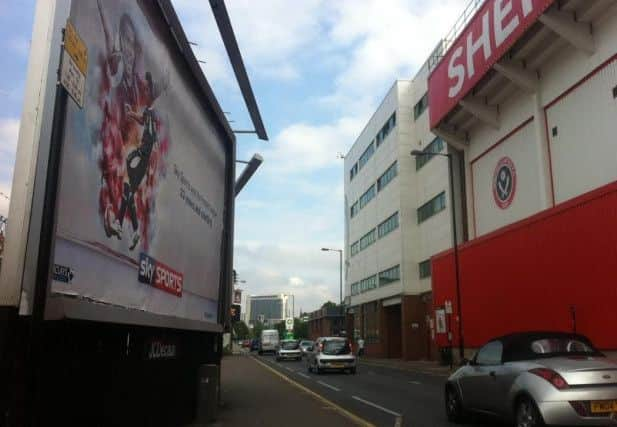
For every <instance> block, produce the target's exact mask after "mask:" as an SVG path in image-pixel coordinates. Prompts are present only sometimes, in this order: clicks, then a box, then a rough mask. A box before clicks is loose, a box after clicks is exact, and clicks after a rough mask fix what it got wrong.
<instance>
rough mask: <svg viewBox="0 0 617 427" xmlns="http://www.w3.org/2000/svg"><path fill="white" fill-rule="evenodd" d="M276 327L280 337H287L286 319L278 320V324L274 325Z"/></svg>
mask: <svg viewBox="0 0 617 427" xmlns="http://www.w3.org/2000/svg"><path fill="white" fill-rule="evenodd" d="M274 329H276V330H277V331H279V338H280V339H285V321H284V320H282V321H280V322H278V323H277V324H276V325H274Z"/></svg>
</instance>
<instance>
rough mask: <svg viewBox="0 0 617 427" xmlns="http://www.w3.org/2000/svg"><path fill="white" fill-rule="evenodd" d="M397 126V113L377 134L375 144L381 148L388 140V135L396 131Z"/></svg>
mask: <svg viewBox="0 0 617 427" xmlns="http://www.w3.org/2000/svg"><path fill="white" fill-rule="evenodd" d="M395 126H396V112H394V113H392V115H391V116H390V118H389V119H388V121H387V122H386V123H385V124H384V125H383V126H382V127H381V129H380V130H379V132H377V136H375V142H376V143H377V146H378V147H379V146H380V145H381V143H382V142H384V140H385V139H386V137H387V136H388V134H389V133H390V132H391V131H392V129H394V127H395Z"/></svg>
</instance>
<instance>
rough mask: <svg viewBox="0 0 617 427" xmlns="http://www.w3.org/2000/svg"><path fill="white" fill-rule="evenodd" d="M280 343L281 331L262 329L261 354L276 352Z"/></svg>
mask: <svg viewBox="0 0 617 427" xmlns="http://www.w3.org/2000/svg"><path fill="white" fill-rule="evenodd" d="M278 345H279V331H278V330H276V329H264V330H263V331H261V339H260V340H259V354H264V353H268V352H270V353H276V349H277V347H278Z"/></svg>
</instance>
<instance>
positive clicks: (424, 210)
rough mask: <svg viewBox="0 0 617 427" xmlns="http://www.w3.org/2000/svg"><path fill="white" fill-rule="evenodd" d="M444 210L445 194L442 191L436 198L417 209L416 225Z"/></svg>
mask: <svg viewBox="0 0 617 427" xmlns="http://www.w3.org/2000/svg"><path fill="white" fill-rule="evenodd" d="M445 208H446V193H445V191H442V192H441V193H439V194H438V195H437V196H435V197H433V198H432V199H431V200H429V201H428V202H426V203H425V204H423V205H422V206H420V207H419V208H418V224H420V223H422V222H424V221H426V220H427V219H429V218H430V217H432V216H433V215H435V214H437V213H439V212H441V211H442V210H444V209H445Z"/></svg>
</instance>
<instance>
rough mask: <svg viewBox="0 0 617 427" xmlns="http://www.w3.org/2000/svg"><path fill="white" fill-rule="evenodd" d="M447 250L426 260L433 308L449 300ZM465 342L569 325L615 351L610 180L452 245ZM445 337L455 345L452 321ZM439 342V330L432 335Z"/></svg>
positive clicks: (616, 261)
mask: <svg viewBox="0 0 617 427" xmlns="http://www.w3.org/2000/svg"><path fill="white" fill-rule="evenodd" d="M453 258H454V257H453V253H452V250H450V251H447V252H443V253H440V254H437V255H435V256H434V257H433V258H432V285H433V302H434V307H442V306H443V305H444V302H445V301H446V300H448V299H449V300H451V301H452V306H453V310H454V314H453V319H456V316H457V311H456V308H457V305H456V291H455V281H454V262H453ZM459 259H460V288H461V305H462V313H463V316H462V319H463V337H464V344H465V347H467V348H470V347H479V346H481V345H482V344H483V343H485V342H486V341H487V340H488V339H490V338H491V337H495V336H499V335H503V334H507V333H510V332H516V331H523V330H547V329H548V330H561V331H571V330H572V329H573V322H572V314H571V313H572V310H571V307H574V312H575V316H576V330H577V332H581V333H583V334H585V335H587V336H588V337H589V338H591V340H592V341H593V342H594V343H595V344H596V346H598V347H599V348H602V349H617V182H615V183H612V184H609V185H607V186H604V187H601V188H598V189H596V190H594V191H592V192H590V193H587V194H584V195H582V196H579V197H577V198H575V199H572V200H569V201H567V202H565V203H562V204H560V205H557V206H556V207H554V208H551V209H548V210H546V211H543V212H540V213H538V214H536V215H534V216H532V217H529V218H527V219H525V220H523V221H519V222H517V223H514V224H511V225H509V226H507V227H504V228H502V229H499V230H496V231H495V232H493V233H490V234H487V235H485V236H482V237H480V238H478V239H475V240H473V241H470V242H467V243H465V244H463V245H461V246H459ZM452 330H453V336H454V338H453V343H454V345H455V346H456V345H457V344H458V336H457V324H456V321H453V322H452ZM436 341H437V343H438V344H439V345H442V346H443V345H446V344H447V336H446V334H437V336H436Z"/></svg>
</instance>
